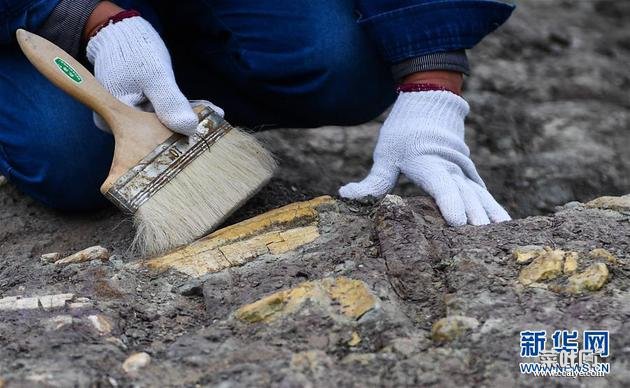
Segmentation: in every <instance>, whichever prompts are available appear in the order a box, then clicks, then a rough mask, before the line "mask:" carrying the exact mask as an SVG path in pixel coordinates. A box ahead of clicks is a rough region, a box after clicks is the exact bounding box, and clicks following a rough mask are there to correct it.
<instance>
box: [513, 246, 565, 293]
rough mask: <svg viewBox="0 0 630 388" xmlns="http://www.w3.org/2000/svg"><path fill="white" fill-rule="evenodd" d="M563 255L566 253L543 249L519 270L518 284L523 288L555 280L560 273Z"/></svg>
mask: <svg viewBox="0 0 630 388" xmlns="http://www.w3.org/2000/svg"><path fill="white" fill-rule="evenodd" d="M565 254H566V252H564V251H562V250H552V249H550V248H545V250H544V252H543V253H542V254H540V255H538V256H536V257H535V258H534V260H533V261H532V262H531V263H530V264H529V265H527V267H525V268H523V269H522V270H521V273H520V274H519V276H518V280H519V282H521V284H523V285H524V286H529V285H531V284H533V283H537V282H540V281H542V280H550V279H554V278H556V277H557V276H558V275H560V274H561V273H562V269H563V264H564V255H565Z"/></svg>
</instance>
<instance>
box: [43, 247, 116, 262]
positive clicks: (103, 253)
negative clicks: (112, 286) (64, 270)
mask: <svg viewBox="0 0 630 388" xmlns="http://www.w3.org/2000/svg"><path fill="white" fill-rule="evenodd" d="M108 259H109V251H108V250H107V249H106V248H103V247H102V246H100V245H96V246H93V247H89V248H86V249H84V250H82V251H79V252H77V253H74V254H72V255H70V256H68V257H66V258H63V259H61V260H57V261H55V265H67V264H73V263H84V262H86V261H92V260H100V261H107V260H108Z"/></svg>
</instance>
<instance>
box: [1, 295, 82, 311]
mask: <svg viewBox="0 0 630 388" xmlns="http://www.w3.org/2000/svg"><path fill="white" fill-rule="evenodd" d="M73 298H74V294H55V295H40V296H33V297H26V298H25V297H22V296H7V297H5V298H2V299H0V311H19V310H36V309H44V310H50V309H55V308H60V307H65V306H66V303H68V302H70V301H71V300H72V299H73Z"/></svg>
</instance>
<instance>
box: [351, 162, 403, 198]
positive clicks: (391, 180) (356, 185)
mask: <svg viewBox="0 0 630 388" xmlns="http://www.w3.org/2000/svg"><path fill="white" fill-rule="evenodd" d="M399 174H400V171H399V170H398V167H396V166H395V165H390V164H387V163H384V162H375V163H374V165H373V166H372V169H371V170H370V173H369V174H368V176H366V177H365V178H364V179H363V180H362V181H361V182H353V183H348V184H347V185H345V186H342V187H341V188H339V195H340V196H342V197H344V198H351V199H357V198H363V197H367V196H368V195H371V196H374V197H381V196H383V195H385V194H387V193H389V192H390V191H391V190H392V189H393V188H394V186H395V185H396V181H398V175H399Z"/></svg>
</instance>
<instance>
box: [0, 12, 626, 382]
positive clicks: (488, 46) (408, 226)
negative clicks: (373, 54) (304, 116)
mask: <svg viewBox="0 0 630 388" xmlns="http://www.w3.org/2000/svg"><path fill="white" fill-rule="evenodd" d="M629 21H630V3H627V2H623V1H559V0H554V1H551V0H530V1H522V2H519V8H518V10H517V11H516V12H515V14H514V16H513V17H512V19H511V20H510V21H509V22H508V23H507V25H506V26H504V27H503V28H502V29H501V30H500V31H499V32H497V33H495V34H493V35H492V36H490V37H489V38H488V39H486V40H485V41H484V42H483V43H482V44H481V45H480V46H479V47H478V49H476V50H474V51H472V52H471V53H470V59H471V63H472V65H473V77H471V78H470V79H469V80H468V81H467V88H466V89H467V91H466V93H465V97H466V98H467V99H468V100H469V102H470V104H471V112H472V113H471V115H470V116H469V119H468V122H467V130H468V132H467V137H468V142H469V145H470V147H471V151H472V154H473V158H474V160H475V161H476V162H477V166H478V167H479V170H480V173H481V175H482V176H483V177H484V178H485V180H486V182H487V184H488V186H489V188H490V191H491V192H492V193H493V194H495V195H496V197H497V198H498V199H499V201H500V202H501V203H503V204H505V205H506V206H507V207H508V208H509V209H510V211H511V213H512V214H513V215H515V216H517V217H519V218H522V219H518V220H515V221H512V222H509V223H505V224H501V225H491V226H487V227H472V226H466V227H462V228H448V227H445V226H444V224H443V222H442V220H441V218H440V217H439V215H438V214H437V212H436V210H435V207H434V205H433V203H432V202H431V201H430V200H428V199H426V198H425V197H416V196H417V195H419V194H422V193H421V192H420V191H419V189H417V188H415V187H413V186H412V185H411V184H410V183H408V182H407V181H406V180H405V179H402V180H401V184H400V186H399V187H398V188H397V191H396V193H397V194H400V195H402V196H403V197H405V198H407V199H406V200H401V199H398V198H397V197H388V199H387V200H386V201H384V202H380V201H375V202H369V201H368V202H366V203H343V202H335V203H333V204H330V205H327V206H324V207H322V208H321V209H318V212H319V213H318V214H319V215H318V221H317V229H318V231H319V237H318V238H317V239H316V240H315V241H313V242H310V243H308V244H306V245H303V246H300V247H299V248H296V249H293V250H290V251H288V252H284V253H281V254H273V253H267V254H263V255H261V256H260V257H257V258H256V259H255V260H251V261H249V262H248V263H247V264H245V265H242V266H236V267H233V268H229V269H226V270H224V271H220V272H216V273H210V274H207V275H204V276H202V277H200V278H195V277H191V276H188V275H185V274H182V273H180V272H178V271H175V270H169V271H166V272H160V273H158V272H155V271H152V270H149V269H147V268H145V267H142V266H137V265H136V264H137V260H138V259H139V258H138V257H134V256H133V255H132V254H130V253H129V252H128V251H127V247H128V246H129V243H130V241H131V239H132V233H133V231H132V228H131V224H130V223H129V221H128V220H126V219H125V218H124V217H123V216H122V215H121V214H119V213H118V212H117V211H116V210H115V209H113V208H112V209H106V210H103V211H101V212H99V213H94V214H87V215H67V214H60V213H56V212H53V211H50V210H48V209H45V208H43V207H42V206H40V205H38V204H36V203H34V202H33V201H32V200H31V199H29V198H27V197H25V196H23V195H21V194H20V193H19V192H17V190H15V188H14V187H13V186H12V185H11V184H10V183H8V184H1V183H0V299H2V298H6V297H10V296H17V295H19V296H24V297H33V296H42V295H53V294H73V295H72V296H71V297H69V299H68V301H67V302H66V303H65V304H64V306H63V307H60V308H45V306H43V305H42V306H40V307H39V308H34V309H21V310H11V311H8V310H6V311H5V310H2V311H0V347H1V349H2V352H0V387H3V386H4V384H6V385H8V386H32V385H44V384H45V385H50V386H60V387H62V386H63V387H65V386H89V385H102V386H129V385H138V386H172V385H187V386H193V385H206V384H208V385H210V384H211V385H221V386H225V387H227V386H253V385H263V386H265V385H266V386H269V385H275V386H286V387H292V386H378V385H384V386H405V385H408V386H418V385H429V384H434V385H437V386H470V385H481V386H498V385H503V386H515V385H522V386H525V385H539V386H543V385H545V386H548V385H567V386H585V385H589V386H627V385H628V384H630V373H629V372H628V370H629V369H628V363H629V362H630V357H629V355H630V354H629V353H630V336H629V335H628V331H629V329H630V327H628V323H627V322H629V319H628V318H630V307H629V306H630V303H628V301H630V294H629V290H628V287H629V286H630V280H629V276H630V267H629V264H628V263H630V261H629V260H630V256H629V254H628V252H629V247H628V245H629V244H630V223H629V222H628V221H629V218H628V212H630V209H626V208H620V209H617V210H618V211H612V210H600V209H594V208H587V207H584V206H583V205H581V204H578V203H570V204H569V205H567V206H565V207H562V208H559V209H556V206H558V205H563V204H565V203H567V202H570V201H576V200H577V201H582V202H585V201H587V200H590V199H592V198H595V197H598V196H600V195H619V194H624V193H628V192H630V174H629V172H630V156H629V155H628V149H630V131H629V130H628V129H629V127H630V100H629V99H628V92H627V89H628V87H629V86H630V71H629V70H628V66H627V64H628V63H630V44H629V43H628V42H630V30H628V29H627V28H625V26H627V24H628V22H629ZM378 126H379V123H378V121H375V122H371V123H367V124H365V125H362V126H358V127H352V128H339V127H325V128H317V129H307V130H304V129H281V130H274V131H269V132H265V133H262V134H259V137H260V138H261V139H262V140H264V141H266V142H267V143H268V144H269V146H270V148H271V149H272V150H273V151H274V152H276V154H277V155H278V156H279V159H280V161H281V169H280V172H279V174H278V175H277V176H278V178H276V179H274V180H273V181H272V183H271V184H270V185H269V186H268V187H267V188H265V189H264V190H263V191H261V193H260V194H259V195H257V196H256V197H255V198H254V199H252V200H251V201H250V202H249V203H248V204H247V205H246V206H245V207H244V208H243V209H241V210H240V211H239V212H237V213H236V214H235V215H234V216H233V217H232V218H231V219H230V220H229V221H228V222H227V223H226V224H231V223H234V222H237V221H241V220H244V219H247V218H249V217H252V216H254V215H256V214H260V213H262V212H263V211H266V210H269V209H272V208H276V207H278V206H281V205H284V204H287V203H291V202H294V201H301V200H305V199H308V198H311V197H313V196H316V195H320V194H334V193H335V192H336V189H337V188H338V187H339V186H340V185H341V184H342V183H345V182H346V181H349V180H354V179H359V178H360V177H362V176H363V175H364V174H365V173H366V171H367V170H368V169H369V166H370V159H371V150H372V147H373V144H374V141H375V137H376V134H377V132H378ZM554 209H555V210H559V212H557V213H553V212H554ZM527 216H533V217H529V218H525V217H527ZM532 244H533V245H538V246H549V247H552V248H554V249H562V250H564V251H566V252H575V253H576V254H577V255H578V257H579V261H578V271H581V272H583V271H585V270H586V269H587V268H589V267H590V266H591V265H595V264H597V263H605V264H606V266H607V270H608V271H609V275H608V278H607V281H606V284H605V285H604V286H603V287H602V288H601V289H600V290H597V291H588V292H585V293H582V294H572V293H570V292H567V291H566V290H567V288H566V287H568V286H567V284H569V277H570V276H569V275H568V274H562V275H559V276H557V277H555V278H553V279H550V280H546V281H541V282H537V283H535V286H534V287H531V286H526V285H523V283H522V282H521V281H520V280H519V276H520V275H521V274H522V271H523V268H524V266H523V265H520V264H517V263H516V262H515V260H514V258H513V257H512V251H513V250H514V249H515V248H517V247H519V246H526V245H532ZM93 245H102V246H104V247H106V248H108V249H109V250H110V251H111V252H112V257H111V258H110V259H109V260H108V261H104V262H103V261H100V260H95V261H92V262H87V263H80V264H71V265H68V266H57V265H54V264H50V263H43V262H42V261H41V260H40V255H41V254H43V253H49V252H59V253H60V254H61V255H62V256H66V255H68V254H71V253H74V252H76V251H78V250H81V249H84V248H86V247H89V246H93ZM594 248H605V249H607V250H608V251H609V252H611V253H612V254H613V255H614V256H615V257H616V258H617V259H618V260H617V261H616V262H614V263H613V262H610V261H606V260H602V259H596V258H593V257H591V256H590V255H589V252H591V250H592V249H594ZM602 261H603V262H602ZM581 272H580V273H581ZM342 277H343V278H348V279H353V280H357V281H360V282H362V283H361V284H363V285H364V286H365V289H366V290H368V292H369V294H370V295H371V297H372V298H373V300H374V304H373V306H371V307H370V308H369V310H368V312H366V313H365V314H362V315H360V316H359V317H350V318H349V317H348V316H347V315H344V314H342V313H339V312H338V311H337V310H336V309H338V308H339V307H338V306H336V305H335V304H334V303H333V304H332V305H328V304H326V303H328V302H321V301H318V299H317V298H315V297H313V298H311V299H308V298H307V299H305V301H303V302H301V303H300V304H299V305H298V307H297V308H296V310H295V311H292V312H290V313H286V314H285V313H282V311H281V309H280V310H279V311H280V312H274V314H279V315H278V316H277V318H274V319H273V320H271V321H268V322H267V321H261V322H247V321H243V320H242V319H239V318H237V314H236V311H237V310H238V309H239V308H241V307H242V306H246V305H249V304H251V303H254V302H256V301H257V300H260V299H261V298H264V297H265V296H267V295H270V294H272V293H275V292H278V291H283V290H290V289H292V288H295V287H298V288H299V287H300V285H301V284H304V282H308V281H311V282H313V281H318V280H320V279H325V278H326V279H339V278H342ZM320 302H321V303H320ZM274 311H275V310H274ZM90 316H101V317H103V319H104V320H105V321H106V322H108V324H109V327H107V326H108V325H107V324H105V325H104V326H105V328H106V329H108V330H100V331H99V329H97V327H96V326H95V325H94V323H93V322H92V321H91V319H92V318H90ZM275 316H276V315H274V317H275ZM452 317H464V318H452ZM443 318H449V319H451V318H452V319H462V322H465V324H464V323H463V325H465V326H466V325H468V326H469V327H467V328H466V329H462V330H461V331H462V333H464V334H461V333H459V334H458V335H454V336H453V338H449V339H448V340H443V339H442V340H439V339H437V337H435V336H434V335H433V334H432V332H431V331H432V329H433V328H434V327H435V325H436V324H438V322H439V321H440V320H441V319H443ZM102 326H103V325H101V326H99V327H101V329H103V327H102ZM534 328H545V329H547V330H548V331H550V330H554V329H562V328H566V329H580V330H583V329H589V328H591V329H592V328H596V329H608V330H610V331H611V349H612V350H611V352H612V354H613V355H612V357H611V359H610V363H611V374H610V376H608V377H607V378H590V379H576V380H573V379H566V380H559V379H555V380H549V379H542V378H529V379H527V378H524V377H522V376H520V375H519V373H518V360H519V357H518V342H517V341H518V332H519V331H520V330H525V329H534ZM460 334H461V335H460ZM357 341H358V342H357ZM134 352H146V353H147V354H149V355H150V357H151V362H150V364H149V365H147V366H145V367H142V368H140V369H139V370H138V371H136V372H133V371H131V372H126V371H125V370H124V369H123V366H122V365H123V362H124V361H125V360H126V359H127V357H129V356H130V355H131V354H132V353H134Z"/></svg>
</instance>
